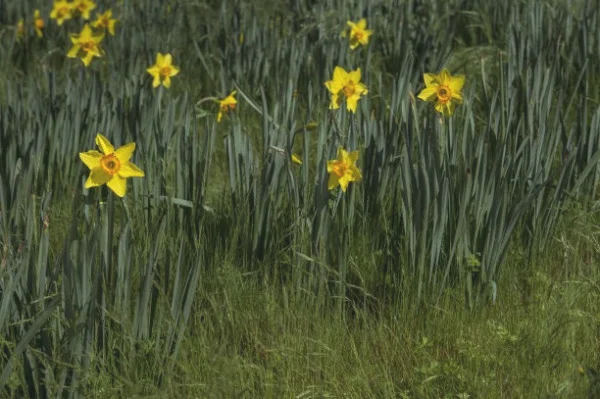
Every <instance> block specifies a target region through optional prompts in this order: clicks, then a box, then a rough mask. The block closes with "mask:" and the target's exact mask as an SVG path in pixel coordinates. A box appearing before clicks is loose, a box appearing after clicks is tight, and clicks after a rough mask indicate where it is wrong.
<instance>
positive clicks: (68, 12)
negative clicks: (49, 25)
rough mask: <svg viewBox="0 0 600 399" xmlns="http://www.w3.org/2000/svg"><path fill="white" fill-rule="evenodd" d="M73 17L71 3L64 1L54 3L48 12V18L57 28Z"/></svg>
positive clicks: (59, 0)
mask: <svg viewBox="0 0 600 399" xmlns="http://www.w3.org/2000/svg"><path fill="white" fill-rule="evenodd" d="M72 17H73V3H71V2H69V1H65V0H58V1H55V2H54V6H53V7H52V11H50V18H51V19H55V20H56V23H57V24H58V26H60V25H62V24H63V23H64V22H65V21H66V20H69V19H71V18H72Z"/></svg>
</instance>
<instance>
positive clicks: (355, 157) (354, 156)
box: [348, 151, 359, 165]
mask: <svg viewBox="0 0 600 399" xmlns="http://www.w3.org/2000/svg"><path fill="white" fill-rule="evenodd" d="M358 155H359V153H358V151H352V152H351V153H349V154H348V163H350V164H351V165H354V164H355V163H356V161H358Z"/></svg>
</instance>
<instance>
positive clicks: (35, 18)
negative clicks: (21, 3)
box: [33, 9, 46, 37]
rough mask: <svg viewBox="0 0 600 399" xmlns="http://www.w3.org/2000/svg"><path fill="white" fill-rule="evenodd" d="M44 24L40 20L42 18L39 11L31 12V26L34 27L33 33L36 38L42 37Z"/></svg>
mask: <svg viewBox="0 0 600 399" xmlns="http://www.w3.org/2000/svg"><path fill="white" fill-rule="evenodd" d="M45 25H46V24H45V23H44V20H43V19H42V16H41V15H40V10H37V9H36V10H35V11H34V12H33V26H34V27H35V33H36V34H37V36H38V37H44V33H43V32H42V29H44V26H45Z"/></svg>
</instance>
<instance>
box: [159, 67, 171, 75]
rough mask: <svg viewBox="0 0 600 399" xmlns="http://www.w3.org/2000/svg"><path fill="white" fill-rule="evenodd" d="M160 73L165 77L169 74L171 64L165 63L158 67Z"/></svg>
mask: <svg viewBox="0 0 600 399" xmlns="http://www.w3.org/2000/svg"><path fill="white" fill-rule="evenodd" d="M160 74H161V75H162V76H165V77H166V76H171V66H169V65H165V66H164V67H162V68H160Z"/></svg>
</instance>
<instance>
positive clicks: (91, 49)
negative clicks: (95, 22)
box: [67, 24, 104, 67]
mask: <svg viewBox="0 0 600 399" xmlns="http://www.w3.org/2000/svg"><path fill="white" fill-rule="evenodd" d="M102 39H104V34H94V33H93V32H92V28H90V26H89V25H88V24H85V25H84V26H83V29H82V30H81V33H80V34H79V35H75V34H74V35H71V42H73V47H72V48H71V50H69V52H68V53H67V57H69V58H77V57H80V58H81V61H83V64H84V65H85V66H86V67H87V66H88V65H90V63H91V62H92V59H93V58H94V57H100V56H102V54H103V51H102V48H100V42H101V41H102Z"/></svg>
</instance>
